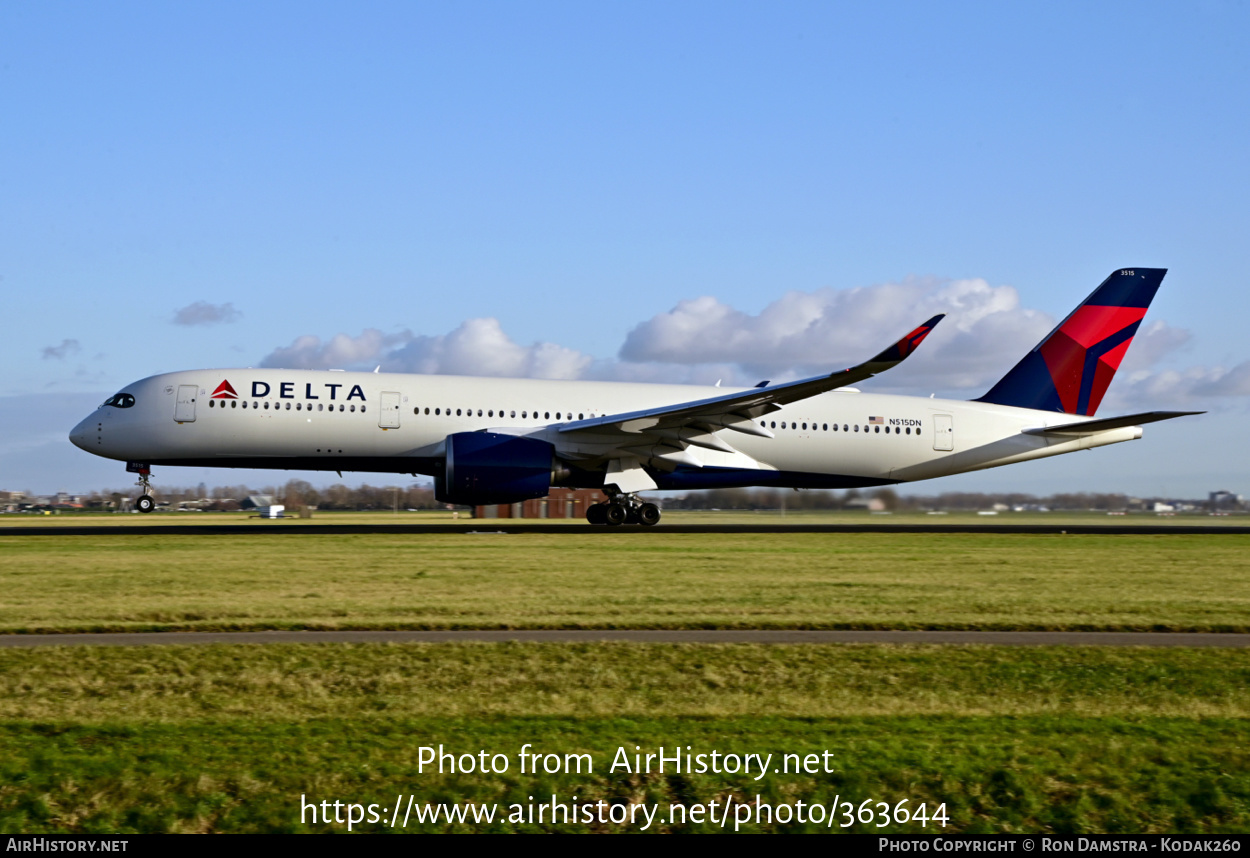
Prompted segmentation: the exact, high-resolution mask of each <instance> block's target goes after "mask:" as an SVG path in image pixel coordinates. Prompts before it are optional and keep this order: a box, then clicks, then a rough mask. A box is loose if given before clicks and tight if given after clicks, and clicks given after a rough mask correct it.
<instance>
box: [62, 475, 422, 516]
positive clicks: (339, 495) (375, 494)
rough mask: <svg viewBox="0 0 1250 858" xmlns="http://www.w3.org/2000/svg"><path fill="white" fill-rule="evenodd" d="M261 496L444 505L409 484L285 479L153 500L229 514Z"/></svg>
mask: <svg viewBox="0 0 1250 858" xmlns="http://www.w3.org/2000/svg"><path fill="white" fill-rule="evenodd" d="M255 495H261V496H268V497H270V498H273V500H274V502H275V503H280V504H283V505H285V506H287V507H289V508H292V509H298V508H300V507H316V508H317V509H327V510H374V509H395V508H398V509H441V508H444V507H445V506H446V505H445V504H440V503H438V502H436V501H435V500H434V489H433V488H432V487H431V486H429V485H428V484H427V485H420V484H417V483H411V484H409V485H407V486H397V485H388V486H371V485H368V484H367V483H366V484H364V485H359V486H355V487H349V486H346V485H343V484H342V483H336V484H334V485H332V486H328V487H326V488H322V489H318V488H315V487H314V486H313V485H312V483H309V482H307V481H306V480H288V481H287V482H286V483H285V484H284V485H280V486H272V485H270V486H261V487H259V488H253V487H251V486H245V485H237V486H215V487H213V488H211V489H210V488H208V487H207V486H205V485H204V484H203V483H200V484H199V485H198V486H194V487H188V486H158V487H157V492H156V498H157V500H158V502H160V503H162V504H166V503H167V504H169V505H170V506H172V507H177V506H179V505H192V504H193V505H195V506H197V507H199V508H200V509H204V510H210V511H223V512H230V511H234V510H237V509H240V506H239V504H240V503H241V502H242V501H243V500H244V499H245V498H248V497H251V496H255ZM133 497H134V491H133V490H131V491H125V492H119V491H112V490H108V489H106V490H104V491H100V492H92V493H91V494H90V495H88V496H87V497H86V498H84V501H83V506H85V507H86V508H88V509H117V508H119V507H120V506H121V504H122V501H123V500H124V499H125V498H133Z"/></svg>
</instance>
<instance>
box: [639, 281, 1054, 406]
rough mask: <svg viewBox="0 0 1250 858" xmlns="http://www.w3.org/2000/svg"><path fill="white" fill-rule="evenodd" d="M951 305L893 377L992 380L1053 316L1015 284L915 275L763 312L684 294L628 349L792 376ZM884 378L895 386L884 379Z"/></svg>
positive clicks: (798, 297) (643, 357)
mask: <svg viewBox="0 0 1250 858" xmlns="http://www.w3.org/2000/svg"><path fill="white" fill-rule="evenodd" d="M943 312H944V313H947V314H948V316H947V318H946V319H945V320H944V321H943V322H942V324H941V325H940V326H939V327H938V329H937V332H935V333H934V335H933V336H932V337H930V339H929V340H928V341H926V343H925V344H924V345H923V346H922V347H921V353H920V354H919V355H918V356H917V357H916V358H913V359H912V360H911V361H910V362H909V363H908V364H906V365H905V368H906V370H907V372H906V373H903V372H902V369H900V371H899V374H898V375H896V376H894V377H893V378H892V379H891V381H895V380H896V381H897V382H899V383H904V382H905V383H907V384H912V385H914V384H916V383H918V382H924V383H925V386H926V387H928V388H934V387H936V388H939V389H952V388H966V387H975V386H977V385H988V384H990V383H992V382H993V381H994V380H996V379H997V378H998V377H999V376H1001V375H1002V374H1003V373H1004V372H1006V370H1007V369H1008V368H1010V367H1011V366H1012V365H1014V364H1015V362H1016V361H1018V360H1019V359H1020V358H1021V357H1023V356H1024V353H1025V351H1026V350H1027V349H1028V348H1030V347H1031V346H1032V345H1033V344H1035V343H1036V342H1038V341H1039V340H1040V339H1041V338H1042V337H1043V336H1045V335H1046V334H1047V333H1048V332H1049V331H1050V330H1051V328H1053V327H1054V324H1055V321H1054V320H1053V319H1051V318H1050V317H1049V316H1047V315H1046V314H1045V313H1042V312H1040V311H1037V310H1030V309H1026V308H1023V307H1021V306H1020V298H1019V295H1018V293H1017V292H1016V290H1015V289H1014V288H1012V287H1010V286H997V287H994V286H990V285H989V284H988V283H986V282H985V281H984V280H954V281H939V280H935V279H932V278H909V279H907V280H904V281H902V282H900V283H885V284H880V285H877V286H870V287H861V288H857V289H846V290H834V289H821V290H818V291H816V292H789V293H787V294H785V295H784V296H782V297H781V298H779V299H778V300H776V301H774V302H773V303H772V304H769V305H768V306H767V307H765V308H764V309H763V310H762V311H761V312H760V313H759V315H757V316H751V315H748V314H746V313H743V312H741V311H739V310H735V309H733V308H731V307H728V306H726V305H724V304H722V303H721V302H719V301H718V300H716V299H715V298H709V297H704V298H697V299H694V300H689V301H682V302H681V303H679V304H678V305H677V306H676V307H675V308H674V309H673V310H672V311H670V312H668V313H664V314H661V315H659V316H655V317H653V318H652V319H650V320H648V321H646V322H643V323H642V324H640V325H638V326H637V327H636V328H634V330H633V331H631V332H630V333H629V336H628V337H627V338H626V340H625V344H624V345H623V346H622V347H621V352H620V357H621V358H622V359H623V360H625V361H631V362H662V363H675V364H687V365H689V364H701V363H708V362H711V363H730V364H734V365H736V366H739V367H741V368H742V370H743V371H744V374H743V377H742V378H741V380H742V381H746V379H747V378H752V379H757V378H758V379H762V378H772V379H774V380H777V379H779V378H793V377H798V376H802V375H809V374H813V373H818V372H822V371H830V370H833V369H837V368H840V367H843V366H849V365H853V364H855V363H858V362H860V361H862V360H866V359H867V358H869V357H872V355H874V354H876V353H877V352H878V351H880V350H881V349H882V348H884V347H885V346H887V345H889V344H890V343H891V342H893V341H895V340H896V339H898V338H899V337H900V336H902V335H903V334H905V333H907V331H908V330H909V329H910V327H911V326H913V325H916V324H919V323H920V322H922V321H924V320H925V319H927V318H928V317H929V316H932V315H934V314H935V313H943ZM1022 343H1025V344H1027V345H1023V346H1022V345H1021V344H1022ZM752 383H753V382H752ZM877 383H878V382H874V384H877ZM881 383H884V384H887V385H888V384H890V382H889V381H887V380H886V379H885V378H883V379H882V380H881ZM891 386H893V385H891ZM881 389H884V388H881Z"/></svg>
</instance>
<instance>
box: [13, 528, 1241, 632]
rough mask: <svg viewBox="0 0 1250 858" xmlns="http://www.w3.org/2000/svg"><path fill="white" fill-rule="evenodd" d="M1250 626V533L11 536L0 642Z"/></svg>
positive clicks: (1215, 628) (1226, 628)
mask: <svg viewBox="0 0 1250 858" xmlns="http://www.w3.org/2000/svg"><path fill="white" fill-rule="evenodd" d="M349 628H350V629H368V628H405V629H453V628H828V629H856V628H860V629H872V628H896V629H985V630H991V629H1002V630H1007V629H1034V630H1045V629H1055V630H1122V631H1145V630H1160V631H1169V630H1170V631H1250V536H1241V535H1231V536H1192V535H1179V536H1173V535H1161V536H1078V535H1066V536H1058V535H1057V536H1037V535H1009V534H940V535H933V534H923V535H922V534H732V533H731V534H672V533H670V534H666V533H663V532H655V533H651V534H648V535H647V538H645V539H640V538H638V537H637V535H634V534H631V535H625V534H621V535H614V534H593V535H585V534H575V533H570V534H518V535H497V534H429V535H417V536H413V535H405V534H370V535H326V534H317V533H315V532H309V533H306V534H300V535H299V536H298V537H296V538H293V539H257V538H255V537H252V536H248V535H242V536H208V535H205V536H198V535H188V536H184V535H170V536H134V537H131V536H100V537H93V536H62V537H56V538H52V539H43V538H24V537H4V536H3V532H2V531H0V632H9V633H14V632H52V631H64V632H69V631H137V630H142V631H170V630H232V629H239V630H243V629H349Z"/></svg>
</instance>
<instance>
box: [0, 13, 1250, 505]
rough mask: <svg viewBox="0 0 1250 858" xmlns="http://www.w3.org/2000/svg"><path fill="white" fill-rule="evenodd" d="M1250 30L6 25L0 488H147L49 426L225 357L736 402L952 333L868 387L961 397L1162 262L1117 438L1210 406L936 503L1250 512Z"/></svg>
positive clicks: (954, 18) (1003, 19)
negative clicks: (1109, 289) (1069, 318)
mask: <svg viewBox="0 0 1250 858" xmlns="http://www.w3.org/2000/svg"><path fill="white" fill-rule="evenodd" d="M1248 24H1250V8H1248V7H1247V5H1246V4H1243V3H1231V2H1209V3H1186V4H1163V3H1131V4H1130V3H1096V4H1075V3H1071V4H1065V3H1055V4H987V3H967V4H962V3H946V4H922V3H882V4H871V5H869V4H836V3H797V2H796V3H789V4H763V3H753V4H748V3H726V2H717V3H676V4H674V3H630V4H609V3H543V2H534V3H525V4H505V3H455V4H448V3H438V4H435V3H407V2H405V3H385V2H375V3H370V4H346V3H309V2H301V3H267V4H242V3H238V4H232V3H221V2H214V3H211V4H210V3H180V4H169V3H125V2H122V3H108V4H105V3H91V2H84V3H76V4H56V3H34V2H12V3H6V4H3V5H0V116H3V117H4V122H3V123H0V164H2V165H3V168H0V295H3V301H4V310H5V311H4V316H3V318H4V346H5V348H4V353H5V355H6V357H7V370H8V371H7V372H5V373H4V375H3V377H2V379H0V488H10V489H30V490H34V491H55V490H57V489H68V490H71V491H83V490H88V489H92V488H99V487H104V486H106V485H107V486H122V485H126V484H127V482H128V481H127V480H126V479H125V476H124V474H123V473H122V472H121V467H122V466H121V465H120V464H117V463H110V462H105V461H103V460H93V459H92V458H91V457H89V456H87V454H85V453H81V452H80V451H78V450H76V449H75V448H73V447H72V446H71V445H70V444H69V443H68V441H67V440H66V438H65V434H66V433H67V432H68V430H69V428H70V427H71V426H72V425H73V424H74V423H75V422H76V421H77V419H79V418H80V417H81V416H83V415H84V414H85V413H86V412H87V411H88V410H89V409H90V408H91V406H92V405H94V404H95V403H96V402H98V401H99V400H100V399H102V398H103V397H104V396H105V395H107V394H109V393H111V392H113V391H114V390H116V389H117V388H119V387H121V386H122V385H123V384H126V383H127V382H129V381H132V380H135V379H137V378H141V377H144V376H147V375H152V374H154V373H158V372H164V371H170V370H176V369H187V368H195V367H205V366H222V367H225V366H248V365H259V364H262V363H267V364H271V365H272V364H278V363H285V364H287V365H303V366H320V365H326V364H327V363H330V362H333V363H334V364H335V365H337V366H342V365H348V366H362V367H365V366H367V368H369V369H372V368H373V366H376V365H378V364H381V365H382V366H383V370H384V371H385V370H392V371H403V370H423V371H445V372H489V373H494V374H502V375H507V374H539V375H548V376H557V377H583V378H641V379H654V380H661V379H676V380H681V381H690V382H713V381H715V380H716V379H717V378H724V379H725V380H726V382H727V383H728V382H732V381H739V382H746V383H754V381H756V380H758V379H759V378H760V377H768V376H771V377H772V378H774V379H780V378H783V377H795V376H797V375H800V374H803V373H807V372H812V371H818V370H819V369H821V368H824V367H826V366H829V365H833V366H841V365H844V362H853V361H858V360H860V359H862V358H864V357H866V356H868V355H870V354H872V353H873V352H874V351H875V348H876V347H877V346H878V345H879V344H884V342H888V341H889V340H891V339H892V338H894V337H895V336H897V335H898V334H900V333H902V332H903V331H905V330H907V329H908V328H910V327H911V326H912V325H913V324H915V323H916V322H918V321H920V320H922V319H923V318H925V317H926V312H927V311H929V310H932V309H935V308H936V309H943V310H946V311H947V312H948V313H950V314H951V315H950V318H949V319H948V320H947V322H945V323H944V325H943V327H942V328H939V331H938V332H937V333H935V334H934V336H933V337H932V338H930V340H929V341H928V342H926V344H925V348H924V350H922V351H921V353H919V354H917V355H916V357H915V358H913V359H912V361H909V364H908V365H906V366H904V367H901V368H900V369H899V370H897V371H896V373H891V374H890V376H889V377H885V378H882V379H878V380H875V381H874V382H872V383H871V389H881V390H889V391H891V392H904V393H917V394H920V395H928V394H929V393H931V392H935V391H936V392H938V393H939V395H953V396H965V397H971V396H976V395H979V394H980V393H982V392H984V390H985V389H986V388H988V386H989V385H990V384H992V383H993V381H994V380H996V379H997V378H998V377H999V376H1000V375H1002V373H1004V372H1005V371H1006V370H1007V369H1008V368H1009V367H1010V365H1011V364H1012V363H1014V362H1015V360H1017V359H1018V358H1019V357H1020V356H1021V355H1023V353H1024V352H1025V351H1027V349H1028V348H1030V347H1031V346H1032V345H1033V344H1034V343H1035V342H1036V340H1037V338H1038V337H1037V336H1035V333H1036V332H1037V331H1038V330H1041V331H1042V333H1044V332H1045V329H1048V325H1050V324H1053V323H1054V322H1055V321H1057V319H1059V318H1062V316H1063V315H1065V314H1066V313H1067V312H1068V311H1069V310H1070V309H1071V308H1072V307H1073V306H1074V305H1075V304H1076V303H1077V302H1079V301H1080V300H1081V299H1082V298H1083V297H1084V296H1085V295H1086V294H1088V292H1090V291H1091V290H1092V289H1093V288H1094V286H1096V285H1097V284H1098V283H1099V282H1100V281H1101V280H1102V279H1103V278H1104V277H1106V276H1107V275H1108V274H1109V273H1110V272H1111V271H1112V270H1114V269H1117V268H1121V267H1126V266H1142V267H1165V268H1168V269H1169V270H1170V272H1169V274H1168V276H1167V278H1166V279H1165V281H1164V284H1163V288H1162V290H1161V291H1160V293H1159V296H1158V298H1157V299H1156V301H1155V304H1154V306H1153V307H1152V309H1151V311H1150V313H1149V314H1148V315H1147V317H1146V324H1147V327H1146V328H1144V329H1143V333H1142V334H1141V335H1139V337H1138V341H1137V342H1135V344H1134V347H1133V349H1132V350H1130V352H1129V360H1128V362H1127V363H1126V366H1125V368H1124V370H1122V372H1121V374H1120V376H1119V377H1117V379H1116V381H1115V383H1113V385H1112V388H1111V392H1110V393H1109V395H1108V398H1107V400H1106V401H1105V403H1104V405H1103V407H1102V409H1101V410H1100V414H1112V413H1121V412H1123V411H1127V410H1130V409H1131V410H1150V409H1171V408H1176V409H1186V410H1201V409H1205V410H1208V411H1210V414H1208V415H1206V416H1204V417H1200V418H1190V419H1188V420H1186V421H1183V422H1182V421H1177V422H1176V423H1174V424H1170V425H1162V426H1154V427H1149V428H1148V429H1147V433H1146V438H1145V439H1143V440H1142V441H1139V442H1136V443H1133V444H1127V445H1120V446H1119V447H1116V448H1109V449H1106V450H1100V451H1095V452H1093V453H1089V454H1080V455H1077V456H1069V457H1066V458H1064V459H1056V460H1054V461H1051V462H1041V463H1032V464H1028V465H1024V466H1014V467H1012V468H1008V469H1002V470H999V471H994V472H987V473H984V474H977V475H967V476H963V477H959V478H952V479H948V480H943V481H937V482H933V483H927V484H918V485H917V486H915V487H914V488H915V490H916V491H919V492H923V493H929V492H938V491H943V490H976V489H982V488H983V489H986V490H998V489H1011V490H1017V491H1025V492H1034V493H1039V494H1043V493H1049V492H1052V491H1060V490H1067V489H1072V490H1108V491H1113V490H1118V491H1127V492H1130V493H1141V494H1155V493H1169V494H1189V495H1205V493H1206V492H1208V491H1210V490H1213V489H1219V488H1227V489H1230V490H1233V491H1236V492H1242V493H1245V494H1250V465H1248V464H1247V457H1246V456H1245V454H1244V453H1242V452H1241V450H1242V443H1241V435H1242V434H1243V426H1244V423H1245V416H1246V413H1247V406H1248V405H1250V344H1247V342H1246V338H1245V336H1244V335H1243V334H1242V328H1243V327H1244V320H1245V319H1246V318H1247V310H1248V309H1250V307H1248V306H1247V305H1248V303H1250V298H1248V297H1247V295H1248V294H1250V290H1248V289H1247V278H1246V276H1245V273H1244V272H1245V271H1246V269H1247V262H1248V261H1250V260H1248V259H1247V257H1248V256H1250V250H1248V248H1250V242H1247V240H1246V236H1247V235H1250V218H1248V216H1247V215H1248V211H1250V205H1248V203H1247V201H1246V189H1247V187H1250V181H1248V179H1250V159H1248V158H1247V156H1246V141H1247V140H1250V104H1248V103H1247V102H1248V100H1250V99H1248V98H1247V96H1248V94H1250V52H1247V51H1246V50H1245V48H1244V46H1243V45H1242V44H1241V42H1242V41H1243V39H1242V37H1243V36H1244V34H1245V33H1246V32H1248V31H1250V28H1248V27H1247V25H1248ZM731 336H732V337H733V338H734V340H733V341H734V342H741V343H745V347H744V348H742V349H739V350H738V351H737V352H735V353H733V354H728V353H723V352H724V349H721V350H720V352H722V353H717V349H716V348H715V345H716V344H717V343H723V342H726V341H728V338H729V337H731ZM761 373H767V376H763V375H761ZM869 387H870V386H869V385H865V389H869ZM1069 460H1071V461H1069ZM286 476H288V475H286V474H282V475H280V476H279V475H275V476H271V477H264V476H262V475H255V474H243V473H236V472H229V471H220V472H215V471H199V470H193V469H185V470H183V469H165V471H164V472H162V473H159V474H158V475H157V479H158V484H159V482H161V481H163V482H165V483H166V484H179V485H182V484H194V483H196V482H199V481H201V480H204V481H206V482H208V483H209V484H213V483H218V484H235V483H239V482H250V483H252V484H255V485H261V484H263V483H264V482H279V481H281V479H283V478H285V477H286ZM349 476H350V475H349ZM365 479H372V481H374V482H377V478H376V477H373V478H366V477H363V476H361V477H360V480H362V481H363V480H365ZM315 481H317V482H324V479H323V478H320V477H318V478H316V479H315Z"/></svg>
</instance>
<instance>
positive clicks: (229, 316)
mask: <svg viewBox="0 0 1250 858" xmlns="http://www.w3.org/2000/svg"><path fill="white" fill-rule="evenodd" d="M241 318H243V314H242V313H240V312H239V311H238V310H236V309H235V308H234V305H233V304H230V303H226V304H210V303H208V302H207V301H196V302H195V303H193V304H188V305H187V306H185V307H183V308H182V309H181V310H178V311H176V312H175V313H174V319H173V322H174V324H175V325H217V324H221V323H224V322H235V321H238V320H239V319H241Z"/></svg>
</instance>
